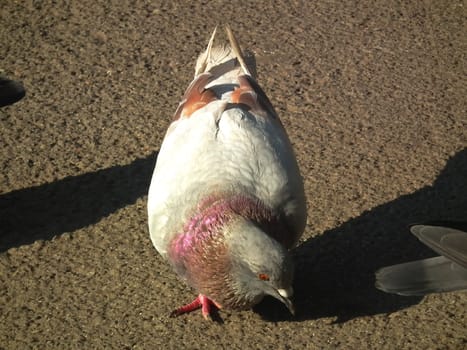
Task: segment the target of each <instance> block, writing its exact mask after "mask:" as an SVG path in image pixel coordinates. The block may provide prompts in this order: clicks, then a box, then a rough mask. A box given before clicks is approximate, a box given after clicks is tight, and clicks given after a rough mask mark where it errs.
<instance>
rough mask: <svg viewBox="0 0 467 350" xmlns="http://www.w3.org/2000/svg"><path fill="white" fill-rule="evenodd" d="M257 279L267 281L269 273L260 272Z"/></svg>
mask: <svg viewBox="0 0 467 350" xmlns="http://www.w3.org/2000/svg"><path fill="white" fill-rule="evenodd" d="M258 277H259V279H260V280H262V281H269V275H267V274H265V273H260V274H259V275H258Z"/></svg>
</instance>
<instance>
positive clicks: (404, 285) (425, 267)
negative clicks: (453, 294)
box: [375, 256, 467, 295]
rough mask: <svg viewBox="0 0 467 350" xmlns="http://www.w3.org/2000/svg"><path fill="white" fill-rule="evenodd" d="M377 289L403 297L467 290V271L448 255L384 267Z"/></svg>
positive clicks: (377, 282)
mask: <svg viewBox="0 0 467 350" xmlns="http://www.w3.org/2000/svg"><path fill="white" fill-rule="evenodd" d="M375 285H376V288H378V289H380V290H382V291H384V292H387V293H394V294H399V295H425V294H430V293H440V292H449V291H455V290H461V289H466V288H467V269H465V268H463V267H462V266H460V265H458V264H456V263H453V262H452V261H450V260H448V259H447V258H445V257H444V256H439V257H435V258H430V259H424V260H417V261H413V262H408V263H405V264H399V265H393V266H388V267H384V268H382V269H380V270H378V271H377V272H376V284H375Z"/></svg>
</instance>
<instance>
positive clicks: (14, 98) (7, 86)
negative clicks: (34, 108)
mask: <svg viewBox="0 0 467 350" xmlns="http://www.w3.org/2000/svg"><path fill="white" fill-rule="evenodd" d="M25 95H26V90H24V87H23V84H21V83H20V82H18V81H14V80H11V79H7V78H4V77H0V107H3V106H8V105H11V104H13V103H15V102H18V101H19V100H21V99H22V98H23V97H24V96H25Z"/></svg>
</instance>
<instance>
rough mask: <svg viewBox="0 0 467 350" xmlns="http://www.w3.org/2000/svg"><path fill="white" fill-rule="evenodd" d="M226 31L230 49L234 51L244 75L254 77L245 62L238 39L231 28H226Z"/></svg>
mask: <svg viewBox="0 0 467 350" xmlns="http://www.w3.org/2000/svg"><path fill="white" fill-rule="evenodd" d="M225 31H226V32H227V36H228V37H229V42H230V47H231V48H232V51H233V53H234V55H235V58H236V59H237V60H238V63H240V66H241V67H242V70H243V73H245V74H246V75H249V76H252V74H251V72H250V69H249V68H248V65H247V64H246V62H245V58H244V56H243V52H242V49H241V48H240V44H239V43H238V41H237V38H236V37H235V35H234V33H233V32H232V29H230V27H229V26H226V27H225Z"/></svg>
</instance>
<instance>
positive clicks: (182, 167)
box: [147, 27, 307, 319]
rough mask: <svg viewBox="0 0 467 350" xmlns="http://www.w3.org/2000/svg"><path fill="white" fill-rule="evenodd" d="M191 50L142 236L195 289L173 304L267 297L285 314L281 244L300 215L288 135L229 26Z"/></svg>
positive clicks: (293, 237)
mask: <svg viewBox="0 0 467 350" xmlns="http://www.w3.org/2000/svg"><path fill="white" fill-rule="evenodd" d="M226 33H227V36H228V39H229V45H223V46H213V41H214V37H215V35H216V29H214V32H213V33H212V35H211V38H210V40H209V43H208V45H207V48H206V50H205V51H204V52H203V53H201V54H200V55H199V57H198V59H197V62H196V67H195V77H194V80H193V81H192V82H191V84H190V85H189V86H188V88H187V90H186V92H185V94H184V96H183V98H182V101H181V102H180V104H179V106H178V108H177V109H176V111H175V114H174V117H173V120H172V122H171V124H170V126H169V128H168V130H167V132H166V135H165V137H164V140H163V142H162V145H161V147H160V151H159V153H158V157H157V162H156V165H155V169H154V173H153V176H152V179H151V184H150V186H149V193H148V203H147V210H148V225H149V232H150V238H151V240H152V243H153V245H154V247H155V248H156V250H157V251H158V252H159V254H160V255H161V256H162V257H163V258H165V259H166V260H167V261H168V262H169V263H170V265H171V266H172V268H173V269H174V271H175V272H176V273H177V274H178V275H179V276H180V277H181V279H182V280H183V281H185V282H186V283H187V284H188V285H189V286H190V287H192V288H193V289H194V290H195V292H196V293H197V294H198V296H197V297H196V298H195V300H194V301H193V302H192V303H189V304H187V305H184V306H182V307H179V308H177V309H176V310H174V311H173V312H172V313H171V315H172V316H177V315H181V314H183V313H186V312H190V311H192V310H195V309H199V308H201V311H202V315H203V316H204V318H205V319H210V318H212V317H213V312H216V313H217V311H218V309H221V308H224V309H228V310H245V309H249V308H251V307H252V306H254V305H255V304H257V303H259V302H260V301H261V300H262V299H263V297H264V296H272V297H274V298H276V299H278V300H280V301H281V302H282V303H284V304H285V306H286V307H287V308H288V309H289V310H290V312H291V313H292V314H294V307H293V303H292V300H291V297H292V295H293V288H292V282H293V272H294V266H293V261H292V258H291V255H290V253H289V249H291V248H292V247H294V246H295V245H296V243H297V242H298V240H299V238H300V236H301V235H302V233H303V231H304V228H305V224H306V217H307V213H306V203H305V194H304V187H303V179H302V176H301V174H300V171H299V168H298V164H297V160H296V158H295V155H294V152H293V149H292V146H291V143H290V140H289V138H288V136H287V133H286V131H285V129H284V127H283V125H282V123H281V121H280V120H279V117H278V115H277V113H276V111H275V109H274V108H273V106H272V104H271V102H270V100H269V99H268V97H267V96H266V94H265V93H264V91H263V90H262V89H261V87H260V86H259V85H258V83H257V81H256V73H255V72H256V67H255V59H254V55H253V54H252V53H249V54H245V55H244V54H243V52H242V50H241V48H240V46H239V43H238V41H237V39H236V38H235V36H234V34H233V32H232V30H231V29H230V27H226Z"/></svg>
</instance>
